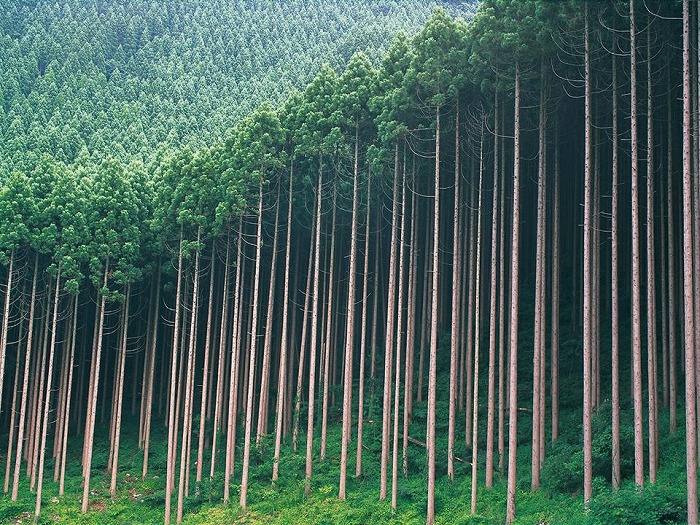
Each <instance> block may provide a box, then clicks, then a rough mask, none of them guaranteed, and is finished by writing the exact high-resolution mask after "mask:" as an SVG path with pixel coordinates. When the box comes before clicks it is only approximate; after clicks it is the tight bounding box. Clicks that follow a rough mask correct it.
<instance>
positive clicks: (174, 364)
mask: <svg viewBox="0 0 700 525" xmlns="http://www.w3.org/2000/svg"><path fill="white" fill-rule="evenodd" d="M182 243H183V232H182V228H180V242H179V245H178V250H177V287H176V291H175V322H174V324H173V347H172V351H171V357H170V389H169V392H170V393H169V398H168V399H169V402H168V451H167V452H168V454H167V458H168V459H167V464H166V480H165V525H170V504H171V498H172V490H173V485H174V483H175V461H174V457H175V449H176V447H177V433H175V432H174V430H175V421H176V419H177V404H176V396H175V389H176V387H177V384H178V380H177V376H178V359H177V356H178V353H179V351H180V315H181V312H180V309H181V308H180V301H181V299H180V296H181V293H182V255H183V254H182V250H183V245H182Z"/></svg>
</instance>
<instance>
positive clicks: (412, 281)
mask: <svg viewBox="0 0 700 525" xmlns="http://www.w3.org/2000/svg"><path fill="white" fill-rule="evenodd" d="M415 167H416V164H415V161H414V162H413V175H412V180H413V183H414V185H415V180H416V173H415ZM416 208H417V204H416V192H415V191H413V192H412V195H411V240H410V243H411V246H410V249H409V255H408V260H409V265H410V266H409V272H408V273H409V281H408V314H407V316H406V369H405V374H404V387H403V389H404V395H403V404H404V411H403V450H402V459H403V475H404V476H405V477H408V426H409V423H410V422H411V413H412V408H413V407H412V403H413V362H414V360H415V359H414V356H415V326H416V322H415V316H416V289H417V283H418V280H417V278H418V270H417V267H418V256H417V250H416V248H415V247H416V242H417V241H416V238H417V236H418V233H417V231H418V224H417V222H418V221H417V220H416V218H417V216H418V215H417V213H416Z"/></svg>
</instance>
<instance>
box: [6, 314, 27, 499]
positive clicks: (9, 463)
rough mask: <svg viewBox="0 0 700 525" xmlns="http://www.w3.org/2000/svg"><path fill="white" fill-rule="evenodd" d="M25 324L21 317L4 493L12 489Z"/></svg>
mask: <svg viewBox="0 0 700 525" xmlns="http://www.w3.org/2000/svg"><path fill="white" fill-rule="evenodd" d="M23 327H24V324H23V323H22V320H21V319H20V327H19V339H18V340H17V364H16V365H15V378H14V381H13V387H12V407H11V408H10V435H9V436H8V438H7V463H6V465H5V483H4V485H3V493H4V494H7V492H8V491H9V490H10V470H11V467H12V447H13V445H14V440H15V426H16V424H15V420H16V417H17V390H18V388H19V369H20V357H21V354H22V349H21V346H22V339H24V337H23V335H22V328H23Z"/></svg>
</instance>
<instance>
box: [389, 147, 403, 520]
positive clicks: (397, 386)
mask: <svg viewBox="0 0 700 525" xmlns="http://www.w3.org/2000/svg"><path fill="white" fill-rule="evenodd" d="M406 190H407V186H406V144H405V143H404V151H403V175H402V179H401V226H400V234H399V244H398V247H397V249H398V257H399V275H398V298H397V304H396V371H395V377H396V379H395V382H394V434H393V450H392V463H391V508H392V510H394V511H396V503H397V497H398V488H399V482H398V480H399V414H400V412H399V407H400V399H401V398H400V391H401V347H402V345H403V339H402V336H403V334H404V331H403V301H404V299H403V291H404V288H405V287H404V267H405V258H404V254H405V250H404V245H405V242H406V241H405V239H406Z"/></svg>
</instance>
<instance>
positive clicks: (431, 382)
mask: <svg viewBox="0 0 700 525" xmlns="http://www.w3.org/2000/svg"><path fill="white" fill-rule="evenodd" d="M434 191H435V197H434V201H435V202H434V206H435V207H434V211H433V216H434V223H433V252H432V260H433V275H432V289H431V294H432V301H431V317H430V366H429V372H428V421H427V428H426V448H427V453H428V513H427V521H426V523H427V525H433V523H435V403H436V393H437V344H438V343H437V339H438V331H437V329H438V298H439V296H438V285H439V282H440V281H439V275H440V266H439V264H440V260H439V253H440V106H438V108H437V111H436V114H435V190H434Z"/></svg>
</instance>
